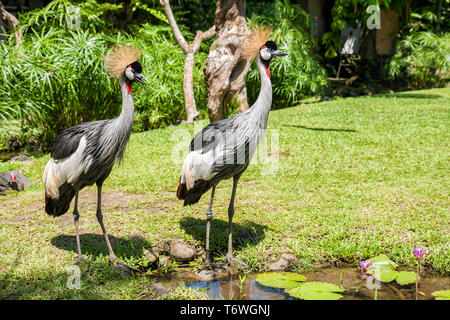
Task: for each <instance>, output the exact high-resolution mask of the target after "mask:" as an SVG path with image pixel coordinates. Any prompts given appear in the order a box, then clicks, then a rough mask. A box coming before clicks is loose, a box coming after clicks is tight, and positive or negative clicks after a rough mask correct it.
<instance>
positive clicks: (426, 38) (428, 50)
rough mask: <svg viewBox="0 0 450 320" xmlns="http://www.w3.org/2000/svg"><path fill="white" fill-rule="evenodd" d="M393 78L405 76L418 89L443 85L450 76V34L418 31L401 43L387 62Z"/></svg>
mask: <svg viewBox="0 0 450 320" xmlns="http://www.w3.org/2000/svg"><path fill="white" fill-rule="evenodd" d="M387 68H388V72H389V75H390V77H392V78H393V79H396V78H404V77H405V75H406V79H407V81H408V82H409V83H410V85H411V86H413V87H414V88H417V89H422V88H429V87H441V86H444V85H446V84H447V83H448V81H449V78H450V77H449V76H450V33H445V34H443V35H441V36H440V35H437V34H434V33H432V32H426V31H422V32H414V33H412V34H410V35H407V36H405V37H404V38H403V39H402V40H401V41H399V42H398V43H397V46H396V50H395V54H394V56H393V57H392V59H391V60H390V62H389V64H388V65H387Z"/></svg>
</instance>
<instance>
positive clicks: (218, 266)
mask: <svg viewBox="0 0 450 320" xmlns="http://www.w3.org/2000/svg"><path fill="white" fill-rule="evenodd" d="M207 268H212V269H223V270H226V267H225V266H224V265H223V264H216V263H212V262H211V261H209V260H208V261H206V262H205V264H204V265H203V267H202V268H201V269H200V270H198V273H200V272H202V271H203V270H205V269H207Z"/></svg>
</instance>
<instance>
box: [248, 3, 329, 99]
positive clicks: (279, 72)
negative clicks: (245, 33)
mask: <svg viewBox="0 0 450 320" xmlns="http://www.w3.org/2000/svg"><path fill="white" fill-rule="evenodd" d="M250 9H251V12H250V13H249V19H248V25H249V27H250V28H253V27H255V26H256V25H268V26H271V28H272V35H271V37H270V39H272V40H274V41H275V42H276V43H277V45H278V47H279V48H280V49H281V50H283V51H287V52H288V53H291V54H290V55H289V56H287V57H285V58H283V59H278V60H276V61H275V60H274V61H273V62H272V64H271V70H272V72H271V74H272V83H273V94H274V104H273V107H274V108H281V107H287V106H291V105H292V104H294V103H296V102H298V101H299V100H301V99H302V98H305V97H310V96H314V95H320V94H321V93H322V88H323V86H324V85H326V84H327V74H326V71H325V69H324V68H323V67H322V66H321V65H320V64H319V62H318V56H317V55H316V54H314V53H313V52H312V50H311V49H312V47H313V46H314V45H315V40H314V38H313V37H312V36H311V34H310V31H309V30H310V29H311V18H310V17H309V15H308V14H307V13H306V12H305V11H304V10H303V9H302V8H301V6H299V5H297V4H292V3H290V1H281V0H277V1H275V2H273V3H266V2H258V3H252V5H251V6H250V5H249V10H250ZM259 81H260V80H259V74H258V70H257V69H256V67H255V64H253V66H252V68H251V69H250V71H249V76H248V78H247V91H248V95H249V100H250V101H255V100H256V97H257V95H258V92H259V88H260V82H259Z"/></svg>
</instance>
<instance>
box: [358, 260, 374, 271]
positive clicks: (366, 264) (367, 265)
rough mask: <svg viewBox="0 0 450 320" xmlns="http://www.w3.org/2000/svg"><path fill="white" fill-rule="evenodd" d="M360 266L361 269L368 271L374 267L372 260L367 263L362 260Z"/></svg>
mask: <svg viewBox="0 0 450 320" xmlns="http://www.w3.org/2000/svg"><path fill="white" fill-rule="evenodd" d="M359 266H360V267H361V269H363V270H367V268H370V267H371V266H372V261H370V260H366V261H364V260H361V261H360V262H359Z"/></svg>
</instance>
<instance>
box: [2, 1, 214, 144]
mask: <svg viewBox="0 0 450 320" xmlns="http://www.w3.org/2000/svg"><path fill="white" fill-rule="evenodd" d="M69 5H70V2H68V1H67V0H57V1H55V2H52V3H51V4H50V5H49V6H47V7H46V8H43V9H40V10H35V11H32V12H29V13H27V14H24V15H21V16H20V18H21V27H22V28H23V31H24V37H23V43H22V44H21V45H20V46H19V47H17V46H16V45H15V42H14V40H13V36H12V35H9V37H10V39H9V41H8V42H6V43H0V66H1V69H2V74H1V77H2V86H0V102H1V103H0V119H3V120H5V119H16V120H19V121H20V123H21V127H22V128H37V129H39V130H37V131H38V132H42V136H41V139H40V142H41V144H42V147H44V148H47V147H49V146H50V145H51V144H52V143H53V141H54V139H55V137H56V135H57V134H58V133H60V132H61V131H62V130H64V129H65V128H68V127H70V126H73V125H76V124H78V123H81V122H83V121H92V120H98V119H108V118H113V117H116V116H117V115H118V114H119V112H120V108H121V94H120V89H119V85H118V81H117V80H114V79H111V78H109V77H108V76H107V74H106V72H105V70H104V67H103V57H104V55H105V53H106V52H107V51H108V50H109V49H110V48H111V47H112V46H113V45H115V44H117V43H128V44H133V45H135V46H137V47H139V48H142V49H144V51H143V55H142V57H141V59H140V61H141V63H142V65H143V68H144V71H143V74H144V75H145V76H146V77H147V78H148V79H149V81H150V88H144V87H141V86H137V85H136V91H135V93H134V100H135V106H136V112H137V116H136V120H137V121H136V126H135V129H136V130H147V129H151V128H156V127H161V126H164V125H167V124H170V123H173V122H175V121H176V120H178V119H181V118H183V117H184V116H185V110H184V102H183V101H184V97H183V90H182V83H183V70H184V54H183V53H182V52H181V50H180V49H179V47H178V45H177V44H176V43H175V40H174V39H173V36H172V32H171V30H170V28H169V26H155V25H150V24H145V25H143V26H141V27H139V28H138V27H131V28H130V29H131V30H132V33H133V34H135V35H136V36H134V37H133V36H131V35H130V34H126V33H120V32H118V31H117V30H115V29H113V28H112V27H111V26H110V25H109V24H107V23H105V24H104V25H103V26H101V25H100V20H99V19H98V16H97V15H92V14H90V12H91V11H92V10H93V9H92V6H93V2H92V1H87V2H86V3H84V4H83V5H82V4H80V5H81V6H82V9H81V18H82V19H81V21H80V22H81V24H80V28H79V29H76V30H70V29H68V28H67V27H66V24H65V19H66V15H67V11H66V10H67V7H68V6H69ZM86 6H87V8H88V9H89V10H87V9H86ZM86 10H87V11H86ZM102 10H103V12H105V10H106V11H107V10H112V7H111V6H106V5H100V8H99V12H101V11H102ZM86 12H87V13H86ZM42 25H44V26H45V27H41V26H42ZM100 29H101V30H103V31H100ZM183 32H186V31H185V30H183ZM108 34H110V35H108ZM205 58H206V54H204V53H199V54H198V55H197V57H196V59H197V62H198V63H197V64H196V67H195V69H194V84H195V86H194V87H195V94H196V99H197V103H198V105H199V106H201V105H206V103H205V99H206V89H205V85H204V80H203V75H202V72H201V70H200V65H201V63H202V61H204V60H205ZM202 99H203V100H202ZM34 132H36V131H34Z"/></svg>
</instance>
